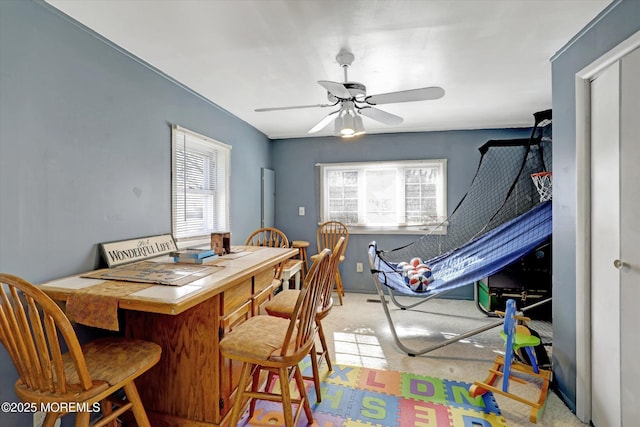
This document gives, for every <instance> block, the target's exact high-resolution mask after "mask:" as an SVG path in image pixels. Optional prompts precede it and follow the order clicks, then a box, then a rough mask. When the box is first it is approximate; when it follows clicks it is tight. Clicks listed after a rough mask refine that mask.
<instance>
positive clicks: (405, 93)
mask: <svg viewBox="0 0 640 427" xmlns="http://www.w3.org/2000/svg"><path fill="white" fill-rule="evenodd" d="M443 96H444V89H442V88H441V87H437V86H432V87H423V88H420V89H409V90H401V91H399V92H389V93H381V94H379V95H371V96H367V97H366V98H365V102H366V103H367V104H371V105H380V104H393V103H396V102H413V101H427V100H430V99H439V98H442V97H443Z"/></svg>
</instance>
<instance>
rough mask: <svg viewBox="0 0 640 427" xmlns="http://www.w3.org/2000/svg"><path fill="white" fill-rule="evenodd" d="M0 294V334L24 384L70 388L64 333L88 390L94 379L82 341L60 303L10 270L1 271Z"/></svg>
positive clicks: (39, 388) (57, 389)
mask: <svg viewBox="0 0 640 427" xmlns="http://www.w3.org/2000/svg"><path fill="white" fill-rule="evenodd" d="M7 288H8V290H9V292H6V291H5V289H7ZM0 296H1V300H2V301H1V305H0V338H1V341H2V344H3V345H4V347H5V348H6V349H7V352H8V354H9V357H10V358H11V360H12V361H13V364H14V366H15V367H16V370H17V372H18V376H19V377H20V381H21V382H22V384H23V385H24V386H25V387H27V388H28V389H30V390H34V391H41V392H46V393H50V392H54V391H55V392H58V393H66V392H67V391H68V389H69V384H67V378H66V375H65V370H64V363H63V358H62V348H61V340H60V337H61V338H62V340H63V341H64V343H65V344H66V346H67V349H68V353H69V356H70V358H71V360H72V361H73V365H74V367H75V370H76V371H77V375H78V378H79V379H80V384H78V386H79V387H80V388H81V389H82V390H89V389H90V388H91V387H92V381H91V377H90V376H89V371H88V369H87V366H86V363H85V360H84V355H83V354H82V350H81V348H80V343H79V341H78V338H77V336H76V334H75V331H74V330H73V327H72V326H71V322H69V319H68V318H67V317H66V316H65V314H64V313H63V312H62V310H61V309H60V307H58V305H57V304H56V303H55V302H54V301H53V300H51V298H49V297H48V296H47V295H46V294H45V293H44V292H42V291H41V290H40V289H38V288H37V287H36V286H34V285H32V284H31V283H29V282H27V281H25V280H23V279H21V278H19V277H17V276H12V275H9V274H0ZM23 301H24V303H23ZM25 306H26V309H25Z"/></svg>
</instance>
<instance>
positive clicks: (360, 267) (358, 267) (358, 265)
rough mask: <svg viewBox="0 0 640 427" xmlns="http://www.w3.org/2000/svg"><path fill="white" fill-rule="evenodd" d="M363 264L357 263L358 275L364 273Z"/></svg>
mask: <svg viewBox="0 0 640 427" xmlns="http://www.w3.org/2000/svg"><path fill="white" fill-rule="evenodd" d="M362 268H363V266H362V263H361V262H357V263H356V273H362Z"/></svg>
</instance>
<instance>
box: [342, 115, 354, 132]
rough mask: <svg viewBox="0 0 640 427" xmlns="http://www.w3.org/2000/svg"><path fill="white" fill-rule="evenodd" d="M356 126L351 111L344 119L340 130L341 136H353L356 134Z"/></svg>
mask: <svg viewBox="0 0 640 427" xmlns="http://www.w3.org/2000/svg"><path fill="white" fill-rule="evenodd" d="M355 133H356V131H355V125H354V117H353V115H352V114H351V112H350V111H347V112H346V114H345V115H344V117H343V118H342V126H341V128H340V134H341V135H342V136H345V135H353V134H355Z"/></svg>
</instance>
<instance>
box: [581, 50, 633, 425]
mask: <svg viewBox="0 0 640 427" xmlns="http://www.w3.org/2000/svg"><path fill="white" fill-rule="evenodd" d="M638 76H640V49H636V50H635V51H633V52H632V53H630V54H628V55H627V56H625V57H623V58H622V59H621V60H620V61H618V62H616V63H615V64H613V65H611V66H610V67H608V68H607V69H606V70H604V71H603V72H602V73H600V74H599V75H598V76H597V77H596V78H595V79H593V81H592V82H591V319H592V322H591V335H592V338H591V374H592V423H593V425H594V426H596V427H608V426H620V425H622V426H631V425H634V423H635V422H637V419H639V418H640V409H639V408H638V404H637V402H636V396H637V384H638V381H640V370H639V369H638V362H637V355H638V351H639V350H640V338H639V334H638V333H637V328H638V324H637V321H636V320H635V318H636V315H635V313H634V312H635V311H636V310H637V309H636V305H637V304H638V301H639V298H640V249H639V246H640V245H638V242H640V226H639V223H638V221H639V218H640V215H639V214H638V213H639V212H640V172H638V169H639V168H638V165H639V164H640V114H639V113H638V111H640V85H639V83H638V78H639V77H638Z"/></svg>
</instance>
